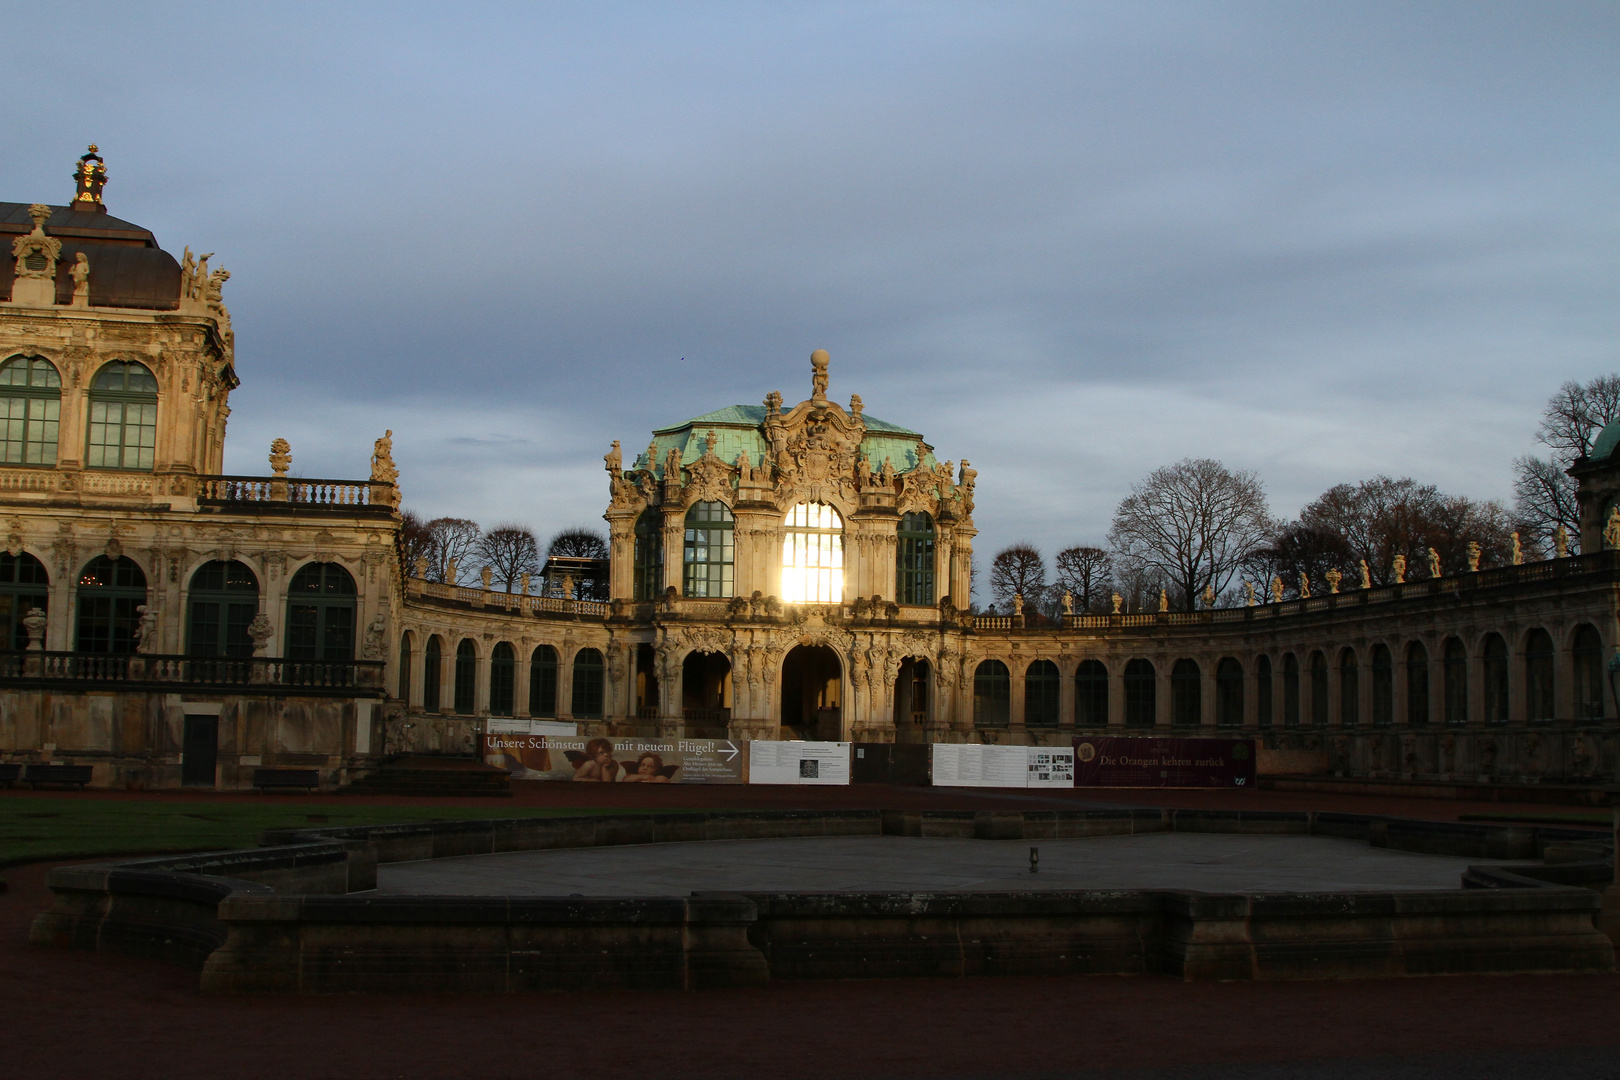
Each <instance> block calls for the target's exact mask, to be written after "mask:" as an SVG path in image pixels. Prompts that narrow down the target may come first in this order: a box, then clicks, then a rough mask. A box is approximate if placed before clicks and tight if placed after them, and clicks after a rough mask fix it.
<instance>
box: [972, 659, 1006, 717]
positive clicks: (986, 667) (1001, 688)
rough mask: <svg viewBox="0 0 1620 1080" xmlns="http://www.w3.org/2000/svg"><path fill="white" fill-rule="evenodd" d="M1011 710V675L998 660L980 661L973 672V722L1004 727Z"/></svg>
mask: <svg viewBox="0 0 1620 1080" xmlns="http://www.w3.org/2000/svg"><path fill="white" fill-rule="evenodd" d="M1011 712H1012V676H1011V674H1010V673H1009V672H1008V671H1007V665H1006V664H1003V663H1002V662H1001V661H1000V660H984V661H981V662H980V664H979V666H978V668H977V669H976V670H975V671H974V672H973V723H974V725H975V726H977V727H1006V726H1007V721H1008V718H1009V716H1010V715H1011Z"/></svg>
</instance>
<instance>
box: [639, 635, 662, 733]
mask: <svg viewBox="0 0 1620 1080" xmlns="http://www.w3.org/2000/svg"><path fill="white" fill-rule="evenodd" d="M636 719H638V720H643V721H654V720H657V719H658V653H657V651H656V650H655V649H653V647H652V646H651V645H648V644H646V643H645V642H644V643H642V644H640V645H637V646H636Z"/></svg>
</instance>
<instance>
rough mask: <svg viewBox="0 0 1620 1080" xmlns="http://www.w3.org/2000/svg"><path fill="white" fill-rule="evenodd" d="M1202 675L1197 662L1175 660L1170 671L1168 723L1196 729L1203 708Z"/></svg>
mask: <svg viewBox="0 0 1620 1080" xmlns="http://www.w3.org/2000/svg"><path fill="white" fill-rule="evenodd" d="M1203 684H1204V674H1203V672H1202V671H1200V670H1199V669H1198V661H1196V660H1193V659H1191V658H1189V657H1183V658H1182V659H1180V660H1177V661H1176V663H1175V666H1174V667H1172V668H1171V669H1170V722H1171V723H1172V724H1174V725H1176V726H1177V727H1197V726H1198V724H1199V721H1200V719H1201V714H1202V712H1203V708H1204V686H1203Z"/></svg>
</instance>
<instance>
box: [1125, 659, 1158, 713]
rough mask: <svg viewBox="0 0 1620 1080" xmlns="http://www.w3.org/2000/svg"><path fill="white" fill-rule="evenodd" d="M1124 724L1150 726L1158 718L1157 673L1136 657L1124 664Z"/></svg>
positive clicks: (1151, 664) (1149, 664) (1149, 662)
mask: <svg viewBox="0 0 1620 1080" xmlns="http://www.w3.org/2000/svg"><path fill="white" fill-rule="evenodd" d="M1123 682H1124V683H1125V726H1126V727H1147V728H1150V727H1152V726H1153V725H1154V722H1155V721H1156V720H1157V719H1158V711H1159V673H1158V672H1157V671H1155V670H1154V669H1153V661H1151V660H1143V659H1142V658H1140V657H1138V658H1137V659H1135V660H1132V661H1131V662H1130V663H1128V664H1126V665H1125V678H1124V680H1123Z"/></svg>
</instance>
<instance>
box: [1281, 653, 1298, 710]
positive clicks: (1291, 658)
mask: <svg viewBox="0 0 1620 1080" xmlns="http://www.w3.org/2000/svg"><path fill="white" fill-rule="evenodd" d="M1283 726H1284V727H1291V728H1295V727H1299V658H1298V657H1297V656H1295V655H1294V654H1293V653H1284V654H1283Z"/></svg>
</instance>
